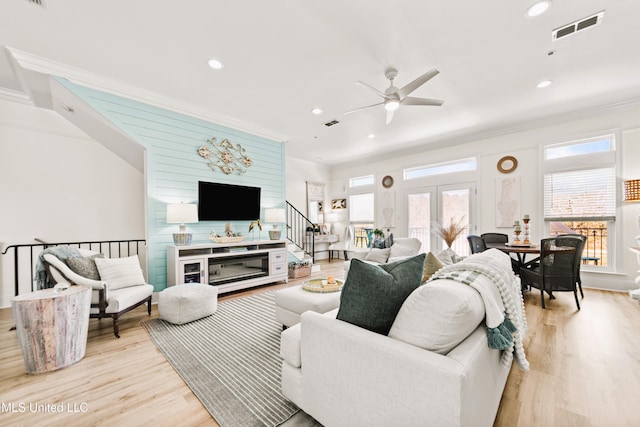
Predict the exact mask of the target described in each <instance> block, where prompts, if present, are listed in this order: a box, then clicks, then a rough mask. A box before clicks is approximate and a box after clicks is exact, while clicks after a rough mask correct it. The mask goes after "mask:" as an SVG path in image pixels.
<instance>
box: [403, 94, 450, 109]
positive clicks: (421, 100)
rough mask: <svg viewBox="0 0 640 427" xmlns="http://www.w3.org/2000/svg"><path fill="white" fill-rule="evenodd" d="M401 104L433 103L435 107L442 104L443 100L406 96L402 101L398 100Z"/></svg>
mask: <svg viewBox="0 0 640 427" xmlns="http://www.w3.org/2000/svg"><path fill="white" fill-rule="evenodd" d="M400 104H402V105H433V106H436V107H439V106H441V105H442V104H444V101H441V100H439V99H429V98H416V97H414V96H407V97H406V98H404V99H403V100H402V101H400Z"/></svg>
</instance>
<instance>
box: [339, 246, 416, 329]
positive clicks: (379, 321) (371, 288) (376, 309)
mask: <svg viewBox="0 0 640 427" xmlns="http://www.w3.org/2000/svg"><path fill="white" fill-rule="evenodd" d="M424 258H425V254H424V253H422V254H419V255H416V256H414V257H411V258H407V259H403V260H401V261H396V262H390V263H388V264H382V265H371V264H368V263H366V262H363V261H361V260H359V259H352V260H351V266H350V267H349V275H348V276H347V279H346V281H345V283H344V286H343V287H342V295H341V296H340V309H339V310H338V315H337V316H336V318H337V319H340V320H343V321H345V322H349V323H352V324H354V325H356V326H360V327H361V328H365V329H368V330H370V331H373V332H377V333H379V334H383V335H387V334H388V333H389V330H390V329H391V325H393V321H394V320H395V318H396V315H397V314H398V311H399V310H400V307H402V303H403V302H404V300H405V299H407V297H408V296H409V294H411V292H413V291H414V290H415V289H416V288H417V287H418V286H420V283H421V279H422V271H423V269H424Z"/></svg>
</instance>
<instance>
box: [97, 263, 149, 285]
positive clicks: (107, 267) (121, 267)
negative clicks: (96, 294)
mask: <svg viewBox="0 0 640 427" xmlns="http://www.w3.org/2000/svg"><path fill="white" fill-rule="evenodd" d="M95 263H96V266H97V267H98V272H99V273H100V279H102V281H104V282H107V284H108V286H109V289H110V290H116V289H122V288H127V287H129V286H136V285H143V284H145V283H146V281H145V280H144V275H143V274H142V268H140V261H139V260H138V255H132V256H130V257H124V258H103V259H101V258H95Z"/></svg>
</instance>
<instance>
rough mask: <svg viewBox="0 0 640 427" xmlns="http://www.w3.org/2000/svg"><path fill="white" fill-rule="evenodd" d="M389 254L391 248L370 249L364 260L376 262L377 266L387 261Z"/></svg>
mask: <svg viewBox="0 0 640 427" xmlns="http://www.w3.org/2000/svg"><path fill="white" fill-rule="evenodd" d="M390 252H391V248H389V249H376V248H371V249H370V250H369V253H368V254H367V256H365V257H364V260H365V261H373V262H377V263H378V264H384V263H386V262H387V260H388V259H389V253H390Z"/></svg>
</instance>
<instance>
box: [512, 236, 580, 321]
mask: <svg viewBox="0 0 640 427" xmlns="http://www.w3.org/2000/svg"><path fill="white" fill-rule="evenodd" d="M581 244H582V243H581V241H580V239H578V238H575V237H551V238H547V239H542V240H541V241H540V263H539V265H537V266H536V267H534V268H523V269H521V270H520V280H521V282H522V285H523V286H525V285H528V286H531V287H534V288H537V289H540V302H541V304H542V308H546V307H545V303H544V293H545V292H547V293H548V294H549V298H550V299H555V297H554V296H553V293H554V292H573V296H574V298H575V300H576V306H577V307H578V310H580V301H579V300H578V289H577V286H576V285H577V283H578V280H577V277H578V266H579V260H580V257H579V256H578V248H579V246H580V245H581ZM560 247H572V248H574V249H575V250H564V251H562V250H560V251H559V250H558V248H560ZM576 259H577V260H578V262H576Z"/></svg>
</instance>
